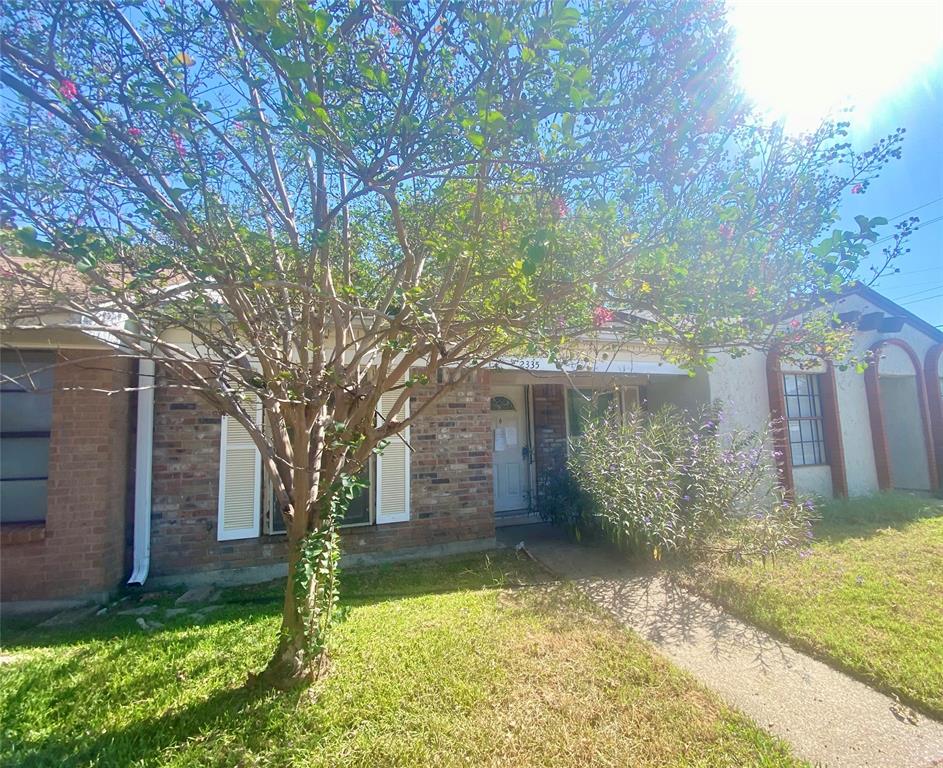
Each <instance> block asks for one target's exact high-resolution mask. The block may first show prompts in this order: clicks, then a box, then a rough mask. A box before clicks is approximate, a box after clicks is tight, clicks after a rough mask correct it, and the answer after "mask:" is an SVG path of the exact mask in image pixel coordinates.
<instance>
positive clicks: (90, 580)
mask: <svg viewBox="0 0 943 768" xmlns="http://www.w3.org/2000/svg"><path fill="white" fill-rule="evenodd" d="M57 354H58V356H59V359H60V360H61V359H63V358H64V359H66V360H69V361H72V362H71V363H70V364H69V365H64V366H60V367H57V368H56V369H55V372H54V382H55V389H54V391H53V396H52V425H51V428H50V432H49V472H48V474H49V480H48V497H47V509H46V520H45V522H44V523H24V524H13V525H7V524H4V525H3V526H2V529H0V545H2V549H3V553H2V557H0V599H2V600H3V601H4V602H7V601H34V600H42V601H45V600H61V599H82V598H93V597H94V598H100V597H102V596H104V595H105V594H106V593H108V592H110V591H112V590H113V589H115V588H116V587H117V586H118V584H119V583H120V581H121V580H122V578H123V576H124V575H125V573H124V565H125V546H126V539H125V532H126V499H127V494H126V491H127V481H128V456H129V446H130V425H129V407H128V404H129V397H128V394H127V393H126V392H120V390H122V389H123V388H125V387H127V386H128V385H129V383H130V368H131V363H130V361H128V360H123V359H107V358H105V359H103V358H102V353H101V352H91V351H80V350H64V351H59V352H58V353H57ZM83 359H86V362H85V363H82V360H83ZM87 389H99V390H106V391H111V390H119V392H118V393H117V394H113V395H106V394H103V393H102V392H92V391H83V390H87Z"/></svg>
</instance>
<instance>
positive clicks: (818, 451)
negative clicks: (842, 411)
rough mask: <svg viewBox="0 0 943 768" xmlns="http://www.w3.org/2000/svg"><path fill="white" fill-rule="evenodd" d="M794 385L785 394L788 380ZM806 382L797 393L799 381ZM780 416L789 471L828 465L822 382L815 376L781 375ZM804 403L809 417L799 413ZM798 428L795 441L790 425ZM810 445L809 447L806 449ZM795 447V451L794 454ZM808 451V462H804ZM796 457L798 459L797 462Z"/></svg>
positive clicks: (805, 374) (799, 374)
mask: <svg viewBox="0 0 943 768" xmlns="http://www.w3.org/2000/svg"><path fill="white" fill-rule="evenodd" d="M790 379H792V380H793V381H794V382H795V388H794V392H793V393H792V394H790V392H789V385H788V382H789V380H790ZM800 379H802V380H805V381H806V382H807V385H806V391H805V392H800V391H799V390H800V387H799V380H800ZM782 383H783V407H784V413H783V416H784V418H785V421H786V441H787V442H788V444H789V462H790V465H791V466H792V467H793V468H800V467H823V466H828V465H829V456H828V441H827V440H826V438H825V410H824V400H823V398H822V381H821V375H820V374H818V373H804V372H800V373H796V372H792V373H790V372H783V373H782ZM791 401H795V404H796V409H797V410H798V415H794V416H791V415H790V402H791ZM803 403H806V404H807V406H808V408H809V410H811V411H812V413H811V415H804V414H803V413H802V404H803ZM794 423H795V424H797V425H798V428H799V440H798V441H794V440H793V438H792V425H793V424H794ZM803 424H809V425H810V431H811V432H812V439H810V440H806V439H805V438H804V436H803ZM810 446H811V447H810ZM797 448H798V452H797ZM810 451H811V459H812V460H811V461H808V460H807V457H808V454H809V452H810ZM797 457H798V460H797Z"/></svg>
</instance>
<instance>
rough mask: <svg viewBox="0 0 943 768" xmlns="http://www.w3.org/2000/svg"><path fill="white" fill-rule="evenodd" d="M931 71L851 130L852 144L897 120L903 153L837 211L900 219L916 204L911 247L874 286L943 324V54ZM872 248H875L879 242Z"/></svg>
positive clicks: (892, 125)
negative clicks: (927, 79)
mask: <svg viewBox="0 0 943 768" xmlns="http://www.w3.org/2000/svg"><path fill="white" fill-rule="evenodd" d="M932 74H933V78H932V82H931V83H930V84H923V83H917V84H913V85H912V87H910V88H909V89H907V90H906V91H904V92H902V93H901V95H900V96H899V97H898V98H896V99H894V100H893V101H891V102H890V103H888V104H887V105H886V106H885V108H884V109H882V110H881V112H880V113H879V115H878V116H876V117H875V119H873V121H872V122H871V124H870V125H869V126H867V127H866V128H863V129H857V130H854V133H853V134H852V140H853V141H854V143H855V145H856V146H858V145H861V146H864V145H865V144H867V143H869V142H872V141H873V140H874V139H876V138H879V137H880V136H881V135H882V134H885V133H888V132H890V131H892V130H893V129H894V128H896V127H897V126H898V125H900V126H903V127H904V128H906V129H907V138H906V140H905V141H904V152H903V156H902V158H901V159H900V160H898V161H896V162H894V163H892V165H891V166H890V167H888V169H887V170H886V171H885V172H884V173H883V174H881V178H880V179H878V180H877V181H876V182H875V183H874V184H873V185H872V186H871V189H870V190H869V191H868V194H867V195H865V196H864V197H859V196H856V197H855V198H852V199H849V200H847V201H846V203H845V205H844V207H843V210H842V213H843V214H845V215H846V216H847V217H850V218H852V219H853V218H854V215H855V214H857V213H866V214H868V215H872V216H874V215H880V216H886V217H887V218H889V219H891V218H892V217H896V220H899V219H900V216H899V214H902V213H904V212H906V211H909V210H911V209H914V208H919V209H918V210H914V211H913V213H912V214H909V215H913V216H919V217H920V222H921V223H920V229H918V230H917V231H916V232H914V234H913V236H912V237H911V239H910V249H911V251H910V253H908V254H906V255H904V256H902V257H900V259H899V263H898V264H897V265H896V266H897V267H899V268H900V272H899V273H896V274H887V275H886V276H884V277H882V278H879V279H878V281H877V282H876V283H875V285H874V287H875V288H877V290H879V291H880V292H881V293H883V294H884V295H885V296H887V297H888V298H891V299H893V300H894V301H896V302H898V303H899V304H901V305H902V306H904V307H906V308H907V309H909V310H910V311H911V312H914V313H915V314H917V315H920V316H921V317H923V318H924V319H926V320H929V321H930V322H931V323H933V324H934V325H938V326H943V59H941V62H940V64H939V66H937V67H936V68H934V70H933V71H932ZM852 127H853V129H854V126H852ZM894 220H895V219H892V223H893V221H894ZM875 251H877V252H878V253H879V251H880V246H878V247H877V248H876V249H875Z"/></svg>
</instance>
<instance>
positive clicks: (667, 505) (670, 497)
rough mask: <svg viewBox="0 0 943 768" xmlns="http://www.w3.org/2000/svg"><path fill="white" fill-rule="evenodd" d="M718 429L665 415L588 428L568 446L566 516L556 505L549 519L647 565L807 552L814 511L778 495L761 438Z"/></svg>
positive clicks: (613, 419) (633, 415)
mask: <svg viewBox="0 0 943 768" xmlns="http://www.w3.org/2000/svg"><path fill="white" fill-rule="evenodd" d="M719 419H720V414H719V412H718V410H717V409H716V408H714V409H706V410H704V411H702V412H701V413H698V414H694V415H689V414H687V413H684V412H681V411H679V410H677V409H675V408H671V407H666V408H662V409H660V410H658V411H656V412H654V413H645V412H643V411H631V412H629V413H628V414H626V416H625V418H624V419H623V418H621V416H620V415H619V414H615V413H614V414H612V415H611V416H610V417H609V418H606V419H600V420H597V421H595V422H592V423H590V424H589V425H587V427H586V429H585V430H584V432H583V434H582V435H581V436H580V437H578V438H575V439H574V440H573V441H572V443H571V450H570V455H569V458H568V461H567V465H568V470H569V472H568V475H569V479H568V481H567V482H568V483H569V485H570V486H571V488H570V490H569V499H570V501H569V507H568V504H567V502H566V500H565V499H555V500H554V502H553V504H551V506H550V509H551V512H552V514H551V515H550V516H551V517H555V518H556V521H557V522H563V523H564V524H565V525H569V526H570V527H571V528H573V529H574V530H575V531H576V532H577V534H578V535H579V534H580V533H586V532H587V531H590V530H592V531H594V532H595V533H598V534H601V535H603V536H604V537H605V538H607V539H609V540H611V541H613V542H614V543H616V544H617V545H618V546H620V547H622V548H624V549H626V550H629V551H632V552H635V553H639V554H646V555H650V556H652V557H654V558H655V559H660V558H661V557H662V556H663V555H665V554H683V555H686V556H705V555H715V556H716V555H722V556H725V557H729V558H733V559H746V558H753V557H759V558H763V559H765V558H767V557H770V556H773V555H775V553H777V552H779V551H782V550H784V549H796V548H801V547H803V546H805V545H807V544H808V541H809V539H810V538H811V516H812V511H813V510H812V507H811V504H810V503H809V502H805V503H803V502H800V501H793V500H790V499H789V498H787V497H786V496H785V495H784V493H783V491H782V488H781V487H780V485H779V482H778V478H777V474H776V470H775V462H774V460H773V459H774V456H773V454H772V451H771V449H770V447H769V446H770V444H771V443H770V440H769V430H768V429H767V430H765V431H762V432H747V431H742V430H733V429H725V430H720V429H719V428H718V427H719Z"/></svg>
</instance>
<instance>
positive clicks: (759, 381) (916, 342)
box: [707, 295, 936, 496]
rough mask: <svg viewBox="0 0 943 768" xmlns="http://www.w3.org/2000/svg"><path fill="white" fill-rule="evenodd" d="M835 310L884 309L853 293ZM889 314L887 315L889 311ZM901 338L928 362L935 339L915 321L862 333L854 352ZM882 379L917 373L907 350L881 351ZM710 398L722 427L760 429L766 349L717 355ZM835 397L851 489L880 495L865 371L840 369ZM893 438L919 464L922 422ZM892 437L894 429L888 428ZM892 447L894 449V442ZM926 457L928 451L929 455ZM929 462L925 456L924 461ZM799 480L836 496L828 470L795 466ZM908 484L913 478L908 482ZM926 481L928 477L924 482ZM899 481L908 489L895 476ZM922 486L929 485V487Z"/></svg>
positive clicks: (765, 406)
mask: <svg viewBox="0 0 943 768" xmlns="http://www.w3.org/2000/svg"><path fill="white" fill-rule="evenodd" d="M835 310H836V312H851V311H859V312H861V313H862V314H867V313H869V312H875V311H880V310H878V308H877V307H875V306H874V305H873V304H871V303H870V302H868V301H867V300H865V299H864V298H863V297H861V296H857V295H851V296H848V297H846V298H844V299H841V300H840V301H839V302H838V303H837V304H836V307H835ZM885 314H886V313H885ZM891 338H897V339H901V340H903V341H905V342H906V343H907V344H909V345H910V346H911V347H912V348H913V350H914V351H915V353H916V354H917V357H918V358H919V359H920V361H921V362H923V361H924V360H926V355H927V352H928V350H929V349H930V347H932V346H933V345H934V344H935V343H936V342H935V341H934V340H933V339H932V338H930V337H929V336H928V335H927V334H926V333H924V332H923V331H921V330H919V329H918V328H915V327H914V326H912V325H910V324H905V325H904V327H903V328H902V329H901V330H900V331H899V332H896V333H889V334H882V333H878V332H877V331H859V332H858V333H857V334H856V336H855V340H854V345H853V349H852V354H853V355H854V356H855V357H856V358H859V359H864V358H865V356H866V355H867V352H868V350H869V349H870V348H871V347H872V346H873V345H874V344H875V343H877V342H879V341H882V340H886V339H891ZM880 372H881V374H882V378H883V377H884V376H886V375H911V376H912V375H913V372H914V371H913V366H912V365H911V363H910V359H909V357H908V356H907V355H906V353H904V352H903V350H901V349H899V348H898V347H895V346H890V345H888V346H885V347H883V349H882V359H881V361H880ZM707 378H708V383H709V392H710V399H711V400H716V399H719V400H721V401H723V402H724V404H725V419H724V422H723V423H722V428H726V429H731V428H733V427H740V428H748V429H760V428H762V426H763V424H764V423H765V421H766V420H767V419H768V418H769V395H768V392H767V384H766V355H765V354H764V353H762V352H750V353H748V354H747V355H746V356H745V357H742V358H738V359H733V358H731V357H730V356H729V355H725V354H721V355H718V362H717V363H716V364H715V366H714V368H713V369H712V370H711V371H710V372H709V373H708V374H707ZM835 383H836V398H837V402H838V414H839V420H840V422H841V436H842V443H843V448H844V454H845V471H846V476H847V482H848V493H849V495H851V496H860V495H865V494H869V493H875V492H877V491H878V490H879V488H878V477H877V471H876V469H875V460H874V447H873V441H872V438H871V424H870V418H869V413H868V400H867V394H866V390H865V382H864V375H863V374H861V373H858V372H857V371H856V370H855V369H854V367H849V368H848V369H846V370H840V369H839V368H838V367H837V366H836V368H835ZM893 430H894V432H895V437H894V442H895V444H896V445H898V446H901V448H898V450H899V451H901V452H902V453H903V451H902V446H903V445H904V443H907V444H908V445H909V448H910V453H909V454H906V455H909V456H910V457H911V458H910V459H908V461H911V463H916V464H920V462H918V461H915V460H914V459H913V457H914V456H915V454H916V451H918V450H919V448H920V446H922V445H923V442H922V431H921V428H920V422H919V421H917V422H915V421H914V420H913V419H909V420H907V421H906V423H901V424H897V425H895V427H894V428H893ZM887 432H888V440H889V442H890V441H891V432H892V429H891V427H890V426H889V427H888V429H887ZM891 451H892V452H893V451H894V448H893V446H892V447H891ZM924 455H925V454H924ZM925 464H926V460H925V459H924V460H923V465H925ZM793 471H794V481H795V484H796V487H797V489H798V490H800V491H802V492H807V493H823V495H831V489H830V488H829V482H828V480H827V478H828V477H829V468H828V467H821V468H809V467H806V468H803V467H795V468H794V470H793ZM908 482H913V481H912V480H908ZM924 482H926V481H924ZM895 485H899V486H900V487H903V486H902V485H900V483H898V482H897V481H896V480H895ZM923 487H926V486H925V485H924V486H923Z"/></svg>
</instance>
